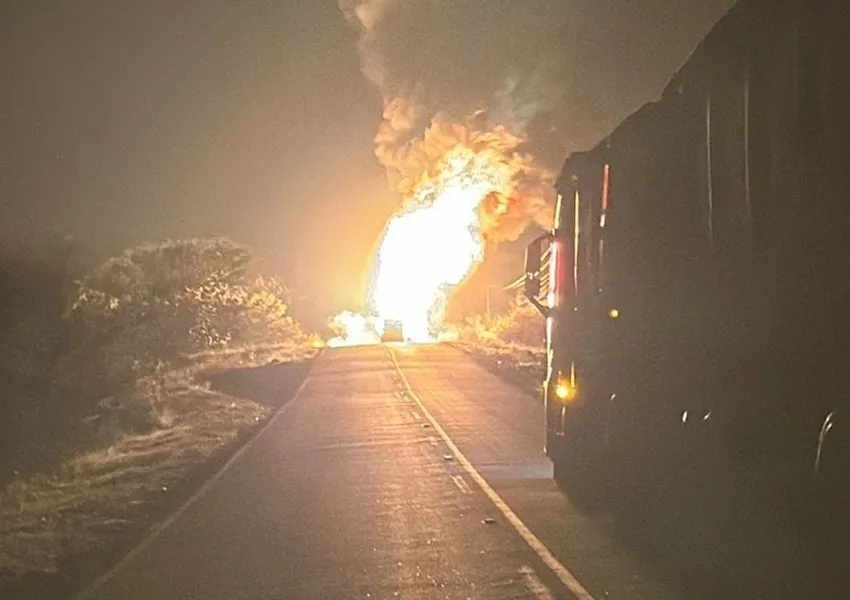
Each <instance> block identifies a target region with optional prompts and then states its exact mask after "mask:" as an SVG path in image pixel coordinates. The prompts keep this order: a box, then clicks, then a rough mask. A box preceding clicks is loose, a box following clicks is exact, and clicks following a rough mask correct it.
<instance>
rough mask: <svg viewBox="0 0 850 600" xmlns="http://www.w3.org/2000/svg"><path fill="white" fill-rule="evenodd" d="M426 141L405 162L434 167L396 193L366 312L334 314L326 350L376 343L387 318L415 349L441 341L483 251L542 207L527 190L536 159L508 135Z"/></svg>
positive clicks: (464, 134) (463, 133)
mask: <svg viewBox="0 0 850 600" xmlns="http://www.w3.org/2000/svg"><path fill="white" fill-rule="evenodd" d="M433 127H434V126H432V130H433ZM429 134H430V135H428V134H426V136H425V139H424V140H423V142H422V144H420V146H419V147H417V148H414V150H417V151H418V152H412V153H411V154H412V155H413V156H411V157H410V159H409V161H408V162H415V164H417V165H421V164H425V163H431V164H432V165H433V166H432V167H431V168H428V169H427V170H422V171H421V172H420V173H419V174H418V176H417V177H415V178H411V177H409V176H408V177H407V178H405V179H403V180H402V183H401V184H400V185H399V187H398V189H399V192H400V193H401V195H402V197H403V198H406V201H405V202H404V204H403V206H402V208H401V210H400V211H399V212H398V213H397V214H396V215H394V216H393V217H392V218H391V219H390V220H389V222H388V223H387V226H386V228H385V230H384V234H383V237H382V239H381V241H380V245H379V249H378V253H377V258H376V260H377V265H376V266H375V269H373V272H374V278H373V280H372V281H371V282H370V283H371V285H370V293H369V297H368V298H367V306H369V314H365V315H363V314H355V313H350V312H344V313H341V314H339V315H337V316H336V317H335V318H334V320H333V322H332V327H333V328H334V329H336V330H337V331H339V332H340V335H339V336H338V337H336V338H334V339H332V340H330V342H329V345H330V346H344V345H362V344H371V343H377V342H379V341H380V339H381V335H382V333H383V323H384V322H385V321H387V320H394V321H401V323H402V328H403V331H404V337H405V339H407V340H409V341H413V342H429V341H435V340H437V339H440V338H441V337H445V333H446V332H445V331H444V328H443V321H444V318H445V313H446V305H447V302H448V299H449V297H450V294H451V293H452V291H453V290H454V289H455V288H456V287H457V286H458V285H460V284H461V283H462V282H463V281H464V280H465V279H466V278H467V277H469V275H470V274H471V273H472V272H473V271H474V270H475V268H476V267H477V266H478V265H479V264H480V262H481V260H482V259H483V256H484V245H485V243H486V242H487V241H489V240H498V239H501V238H502V237H504V236H506V235H507V236H510V235H516V234H518V233H519V232H521V230H522V229H524V227H525V225H526V224H527V222H528V220H529V217H530V213H531V211H530V209H529V207H530V206H532V205H533V206H536V205H537V204H535V202H532V201H530V199H529V198H528V197H527V196H528V192H524V191H523V190H522V187H523V186H522V183H523V177H525V176H527V175H528V174H529V172H530V171H531V170H532V167H531V160H530V158H529V157H528V156H525V155H523V154H521V153H519V152H518V151H517V148H518V146H519V144H520V140H519V139H518V138H516V137H515V136H513V135H511V134H510V133H509V132H507V131H506V130H505V129H503V128H495V129H493V130H490V131H487V132H470V131H468V130H466V129H464V128H462V127H461V126H458V125H447V126H442V127H440V129H439V130H438V131H436V132H434V131H429ZM435 154H436V157H435ZM517 229H518V231H515V230H517ZM505 230H511V231H508V232H506V231H505ZM514 231H515V232H514Z"/></svg>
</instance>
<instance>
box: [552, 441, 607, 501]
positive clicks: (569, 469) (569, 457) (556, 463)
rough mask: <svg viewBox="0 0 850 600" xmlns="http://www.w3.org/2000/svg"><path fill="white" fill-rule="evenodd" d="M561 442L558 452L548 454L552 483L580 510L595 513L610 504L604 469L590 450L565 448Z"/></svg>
mask: <svg viewBox="0 0 850 600" xmlns="http://www.w3.org/2000/svg"><path fill="white" fill-rule="evenodd" d="M568 446H571V445H568V444H565V443H563V442H562V443H561V448H559V452H558V453H557V454H555V455H554V456H553V457H552V464H553V471H554V479H555V483H557V484H558V487H560V488H561V489H562V490H564V492H565V493H566V494H567V496H568V497H569V499H570V501H571V502H572V503H573V505H574V506H575V507H576V508H577V509H578V510H579V511H580V512H582V513H584V514H595V513H599V512H602V511H606V510H608V509H609V508H610V506H609V500H610V495H609V493H608V491H609V487H608V485H607V472H606V471H607V470H606V469H605V467H604V465H602V464H600V463H599V461H597V460H594V459H593V455H592V453H590V452H582V451H581V450H580V448H576V447H574V446H573V447H572V448H569V447H568Z"/></svg>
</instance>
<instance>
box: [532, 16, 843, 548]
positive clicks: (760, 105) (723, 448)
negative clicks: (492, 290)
mask: <svg viewBox="0 0 850 600" xmlns="http://www.w3.org/2000/svg"><path fill="white" fill-rule="evenodd" d="M844 4H845V3H844V2H843V1H839V0H741V1H740V2H739V3H738V4H737V5H735V6H734V7H733V8H732V9H731V10H730V11H729V12H728V13H727V15H726V16H725V17H724V18H722V19H721V20H720V21H719V22H718V24H717V25H716V26H715V27H714V29H712V31H711V32H710V33H709V34H708V36H707V37H706V38H705V39H704V40H703V41H702V43H701V44H700V45H699V46H698V47H697V49H696V50H695V51H694V53H693V54H692V55H691V56H690V58H689V59H688V60H687V61H686V62H685V64H684V65H683V66H682V67H681V68H680V69H679V71H678V72H677V73H675V75H674V76H673V77H672V79H671V80H670V81H669V83H668V85H667V86H666V87H665V89H664V91H663V93H662V94H661V97H660V99H658V100H657V101H654V102H651V103H648V104H646V105H645V106H643V107H641V108H640V109H639V110H637V111H636V112H635V113H634V114H632V115H631V116H630V117H629V118H627V119H626V120H625V121H624V122H623V123H622V124H620V125H619V126H618V127H617V128H616V129H615V130H614V131H613V132H612V133H610V135H608V136H607V137H606V138H605V139H604V140H602V141H601V142H600V143H599V144H598V145H597V146H596V147H594V148H592V149H590V150H587V151H583V152H577V153H574V154H572V155H570V156H569V157H568V158H567V160H566V162H565V164H564V166H563V169H562V171H561V173H560V175H559V177H558V180H557V183H556V191H557V204H556V207H555V219H554V227H553V229H552V230H551V231H547V232H546V233H545V234H543V235H541V236H540V237H538V238H537V239H535V240H534V241H533V242H532V243H531V244H529V245H528V247H527V249H526V265H525V272H526V273H525V282H524V286H525V288H524V291H525V295H526V296H527V297H528V299H529V300H530V301H531V302H532V303H533V304H534V305H535V306H536V307H537V308H538V309H539V311H540V312H541V313H542V314H543V316H544V317H545V320H546V345H547V353H546V357H547V358H546V363H547V364H546V377H545V382H544V385H543V388H544V405H545V446H544V449H545V452H546V454H547V456H548V457H549V458H550V459H551V461H552V463H553V472H554V478H555V480H556V481H557V482H558V484H559V485H560V486H561V487H562V488H563V489H565V490H566V491H567V494H568V496H569V497H570V499H571V501H573V502H574V504H576V505H577V506H579V507H580V508H583V509H585V510H587V511H609V512H612V513H613V514H614V518H615V522H616V523H621V524H625V525H628V526H629V527H636V526H639V525H640V526H646V525H647V524H648V523H652V522H657V518H658V517H659V516H661V517H662V518H672V517H671V513H672V512H675V511H676V510H679V509H678V508H677V507H680V508H681V507H682V506H684V505H686V504H687V502H693V495H694V494H698V495H699V502H701V503H702V504H703V505H706V506H711V505H712V504H713V505H714V507H717V506H718V505H721V504H724V503H725V504H726V506H728V505H729V503H730V502H731V500H730V499H731V498H734V497H736V496H735V494H738V493H740V494H741V495H746V496H748V497H750V498H751V497H753V496H756V495H760V497H761V498H763V499H765V500H764V503H763V504H762V506H767V505H768V504H770V509H769V511H768V512H770V513H771V514H772V515H774V517H775V516H776V515H779V514H782V515H787V516H789V517H791V518H793V519H797V520H798V521H799V522H805V523H806V527H807V530H811V531H815V530H817V531H818V532H819V533H818V536H821V537H818V538H817V539H820V540H823V539H825V537H823V536H827V537H828V536H832V537H833V538H836V539H837V540H839V541H840V539H846V538H847V537H848V536H847V526H846V521H848V519H847V508H846V507H847V506H850V503H848V500H850V493H848V491H850V485H848V484H849V483H850V476H849V474H850V377H848V375H850V316H848V315H850V165H848V164H847V163H848V160H850V118H849V117H848V115H850V26H848V25H850V24H848V14H850V13H848V11H847V10H846V7H845V6H844ZM780 490H781V491H780ZM791 490H792V491H791ZM689 493H690V494H691V498H690V500H688V501H687V502H686V501H681V502H678V503H677V501H676V499H677V498H681V497H685V496H687V495H688V494H689ZM780 505H781V506H780ZM653 511H655V512H653ZM659 511H660V512H662V513H664V514H662V515H659V514H657V513H658V512H659ZM776 518H778V517H776ZM809 526H811V527H809ZM839 531H840V532H842V533H840V534H839V533H837V532H839Z"/></svg>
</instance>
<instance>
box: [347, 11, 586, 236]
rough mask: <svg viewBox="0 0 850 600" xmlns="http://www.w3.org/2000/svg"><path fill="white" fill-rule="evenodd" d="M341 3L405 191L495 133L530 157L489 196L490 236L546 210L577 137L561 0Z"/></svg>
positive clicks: (391, 168)
mask: <svg viewBox="0 0 850 600" xmlns="http://www.w3.org/2000/svg"><path fill="white" fill-rule="evenodd" d="M340 8H341V10H342V12H343V14H344V15H345V17H346V19H347V20H348V22H349V23H350V24H351V25H352V26H353V27H355V28H356V29H357V31H358V32H359V35H360V37H359V41H358V44H357V51H358V53H359V56H360V60H361V65H362V70H363V73H364V75H365V76H366V77H367V78H368V79H369V80H370V81H372V82H373V83H374V84H375V85H376V86H377V87H378V89H379V90H380V93H381V96H382V99H383V120H382V122H381V124H380V125H379V127H378V131H377V133H376V135H375V153H376V155H377V157H378V159H379V160H380V162H381V163H382V164H383V165H384V166H385V167H386V169H387V175H388V180H389V182H390V185H391V186H392V187H393V188H395V189H396V190H398V191H399V192H400V193H401V194H402V196H403V197H405V198H409V197H410V192H411V191H412V189H413V186H415V182H416V181H418V180H419V179H420V178H422V177H423V176H424V175H425V174H427V173H428V172H429V170H430V169H433V168H434V167H435V165H438V164H440V162H441V160H442V158H443V157H445V155H446V153H447V152H448V151H449V150H450V149H451V148H452V147H453V146H454V145H456V144H458V143H462V144H469V143H473V144H475V143H482V141H483V140H487V142H486V143H488V144H493V145H494V146H496V147H498V148H499V149H500V150H501V151H503V152H505V153H506V156H505V160H508V161H515V160H520V161H522V162H523V163H524V164H527V167H526V168H523V169H521V170H520V179H521V180H520V181H518V182H517V189H518V190H519V192H518V193H516V194H514V195H512V196H511V198H510V202H509V203H508V204H505V202H503V201H489V200H485V202H483V203H482V206H481V212H482V222H483V224H484V230H485V231H487V232H488V237H489V239H492V240H499V239H513V238H515V237H516V236H518V235H519V234H520V233H522V231H523V230H524V228H525V226H526V225H527V223H528V221H529V220H530V219H532V218H538V219H540V218H544V217H543V216H544V215H545V214H546V213H547V212H549V211H544V210H543V209H544V208H545V207H546V206H547V203H548V202H549V201H550V200H551V198H550V197H549V196H551V186H550V185H548V184H549V183H550V182H551V179H552V178H553V176H554V173H555V172H556V169H557V168H558V166H559V165H560V163H561V161H562V160H563V158H564V156H565V155H566V152H567V150H568V149H569V148H570V146H571V139H570V138H571V132H570V131H569V130H568V129H567V127H566V124H567V116H568V115H567V112H568V110H567V109H566V108H565V107H566V105H567V99H566V93H567V91H568V90H567V85H566V82H568V81H569V77H568V75H569V73H568V71H567V69H566V64H565V58H566V56H564V54H565V53H564V51H563V50H564V49H563V47H562V46H561V45H560V44H559V43H558V42H559V40H561V39H563V38H564V37H565V36H566V35H567V33H566V32H565V27H566V23H565V19H566V16H565V11H564V1H563V0H535V2H532V3H529V2H518V1H515V0H452V1H447V0H341V1H340ZM494 140H498V141H494ZM547 216H548V215H547Z"/></svg>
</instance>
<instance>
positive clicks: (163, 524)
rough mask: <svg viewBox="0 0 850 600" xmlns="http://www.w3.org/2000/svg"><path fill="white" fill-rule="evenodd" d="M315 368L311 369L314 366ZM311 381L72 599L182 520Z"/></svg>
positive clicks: (83, 595)
mask: <svg viewBox="0 0 850 600" xmlns="http://www.w3.org/2000/svg"><path fill="white" fill-rule="evenodd" d="M320 355H321V353H320V354H317V355H316V356H314V357H313V360H316V359H317V358H318V357H319V356H320ZM311 370H312V369H311ZM308 381H310V373H307V377H305V378H304V381H302V382H301V385H299V386H298V389H297V390H295V393H294V394H293V395H292V397H291V398H290V399H289V401H288V402H287V403H286V404H284V405H283V406H281V407H280V408H279V409H278V410H277V412H276V413H274V414H273V415H272V416H271V417H269V420H268V421H266V422H265V424H264V425H263V426H262V428H261V429H260V430H259V431H257V432H256V433H255V434H254V435H253V436H252V437H251V438H250V439H249V440H248V441H247V442H245V444H244V445H243V446H242V447H241V448H239V449H238V450H237V451H236V452H234V453H233V456H231V457H230V458H229V459H227V462H225V463H224V465H222V467H221V468H220V469H219V470H218V471H217V472H216V473H215V475H213V476H212V477H211V478H210V479H208V480H207V481H206V482H205V483H204V484H203V485H202V486H201V487H200V488H198V490H197V491H196V492H195V493H194V494H192V495H191V496H190V497H189V499H188V500H186V501H185V502H184V503H183V504H181V505H180V507H179V508H178V509H177V510H175V511H174V512H173V513H171V514H170V515H169V516H168V517H167V518H166V519H165V520H164V521H160V522H159V523H157V524H155V525H153V526H152V527H151V528H150V530H149V533H148V534H147V536H146V537H145V538H144V539H142V541H141V542H139V544H138V545H137V546H136V547H135V548H133V549H132V550H131V551H130V552H129V553H128V554H127V555H126V556H124V558H122V559H121V560H120V561H118V563H117V564H115V565H113V566H112V568H111V569H109V570H108V571H107V572H106V573H104V574H103V575H101V576H100V577H98V578H97V579H95V580H94V582H92V583H91V584H89V586H88V587H86V588H85V589H84V590H83V591H82V592H80V593H79V594H77V595H76V596H74V597H73V600H86V599H87V598H89V597H91V595H92V594H94V593H95V592H96V591H97V590H98V589H99V588H100V587H101V586H103V585H104V584H105V583H106V582H108V581H109V580H110V579H112V578H113V577H115V575H117V574H118V572H119V571H121V569H123V568H124V566H125V565H126V564H127V563H129V562H131V561H132V560H133V559H134V558H136V557H137V556H139V555H140V554H141V553H142V552H144V550H145V549H147V548H148V546H150V545H151V544H152V543H153V542H155V541H156V539H157V538H158V537H159V536H160V535H161V534H162V532H163V531H165V530H166V529H168V528H169V527H170V526H171V525H172V524H173V523H174V522H175V521H176V520H177V519H179V518H180V517H181V516H182V515H183V513H185V512H186V511H187V510H189V508H190V507H191V506H192V505H193V504H195V502H197V501H198V500H200V499H201V498H202V497H203V496H205V495H206V494H207V492H209V490H210V488H212V486H213V485H215V483H216V482H217V481H218V480H219V479H221V478H222V477H224V475H225V474H226V473H227V471H229V470H230V467H232V466H233V463H235V462H236V461H237V460H239V459H240V458H241V457H242V455H243V454H245V452H247V451H248V449H249V448H250V447H251V446H253V445H254V443H255V442H256V441H257V440H258V439H259V438H260V437H261V436H262V435H263V434H264V433H265V432H266V430H267V429H268V428H269V427H271V426H272V425H274V423H275V422H276V421H277V420H278V419H279V418H280V417H281V416H282V415H283V414H284V413H285V412H286V411H287V410H288V409H289V407H290V406H292V405H293V404H295V401H296V400H298V397H299V396H301V392H303V391H304V388H305V387H306V386H307V382H308Z"/></svg>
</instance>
